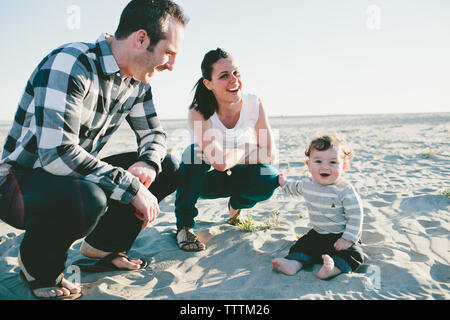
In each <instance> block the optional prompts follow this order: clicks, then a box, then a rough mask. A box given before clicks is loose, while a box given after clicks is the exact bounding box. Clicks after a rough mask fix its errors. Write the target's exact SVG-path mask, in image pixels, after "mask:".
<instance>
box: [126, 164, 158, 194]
mask: <svg viewBox="0 0 450 320" xmlns="http://www.w3.org/2000/svg"><path fill="white" fill-rule="evenodd" d="M128 171H129V172H131V173H132V174H133V175H134V176H136V177H138V178H139V181H140V182H141V183H142V184H143V185H144V186H145V187H146V188H147V189H148V187H150V185H151V184H152V182H153V181H155V177H156V171H155V169H154V168H153V167H152V166H151V165H149V164H147V163H146V162H144V161H139V162H136V163H135V164H133V165H132V166H131V167H129V168H128Z"/></svg>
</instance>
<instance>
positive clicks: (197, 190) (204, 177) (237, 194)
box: [175, 145, 279, 229]
mask: <svg viewBox="0 0 450 320" xmlns="http://www.w3.org/2000/svg"><path fill="white" fill-rule="evenodd" d="M278 186H279V184H278V173H276V172H275V170H274V169H273V168H272V167H271V166H269V165H264V164H256V165H236V166H235V167H233V168H231V175H228V174H227V173H226V172H220V171H217V170H214V169H212V167H211V165H210V164H207V163H205V162H203V161H201V160H199V159H198V157H197V156H196V154H195V152H194V145H191V146H189V147H188V148H186V150H185V151H184V153H183V158H182V162H181V165H180V183H179V185H178V188H177V193H176V200H175V215H176V219H177V228H178V229H179V228H181V227H184V226H187V227H191V228H192V227H194V225H195V222H194V218H195V217H197V215H198V210H197V208H196V207H195V205H196V203H197V200H198V199H199V198H204V199H217V198H226V197H230V204H231V206H232V207H233V208H234V209H244V208H252V207H254V206H255V205H256V203H258V202H260V201H264V200H267V199H269V198H270V197H271V196H272V194H273V193H274V191H275V189H276V188H278Z"/></svg>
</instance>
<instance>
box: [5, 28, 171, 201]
mask: <svg viewBox="0 0 450 320" xmlns="http://www.w3.org/2000/svg"><path fill="white" fill-rule="evenodd" d="M105 37H107V35H106V34H102V35H101V36H100V37H99V38H98V40H97V41H96V43H95V44H91V43H80V42H76V43H69V44H66V45H63V46H61V47H59V48H57V49H55V50H54V51H53V52H51V53H50V54H49V55H48V56H47V57H45V58H44V59H43V60H42V61H41V63H40V64H39V65H38V67H37V68H36V69H35V70H34V72H33V73H32V75H31V77H30V79H29V81H28V82H27V86H26V88H25V92H24V94H23V96H22V99H21V101H20V103H19V107H18V109H17V112H16V114H15V119H14V123H13V126H12V128H11V130H10V132H9V134H8V137H7V139H6V142H5V145H4V149H3V153H2V158H1V160H0V167H1V164H2V163H3V164H9V165H12V166H13V167H14V166H15V165H19V166H22V167H26V168H42V169H44V170H45V171H47V172H49V173H51V174H54V175H58V176H75V177H77V178H80V179H85V180H88V181H92V182H94V183H96V184H98V185H99V186H101V187H102V188H103V190H105V192H106V193H107V194H108V195H109V197H110V198H111V199H114V200H117V201H120V202H122V203H129V202H131V200H132V199H133V198H134V196H135V195H136V193H137V191H138V189H139V179H138V178H137V177H135V176H133V175H132V174H131V173H129V172H128V171H126V170H124V169H122V168H117V167H113V166H111V165H109V164H107V163H105V162H102V161H100V160H99V159H98V158H97V157H96V155H97V154H98V153H99V152H100V150H101V149H102V148H103V146H104V145H105V144H106V142H107V141H108V139H109V138H110V137H111V135H112V134H113V133H114V132H115V131H116V130H117V129H118V128H119V126H120V124H121V123H122V121H123V120H124V119H126V120H127V121H128V123H129V124H130V127H131V128H132V130H133V131H134V133H135V134H136V139H137V144H138V155H139V160H142V161H145V162H147V163H149V164H151V165H152V166H153V167H155V169H156V172H157V173H159V172H160V171H161V161H162V159H164V157H165V155H166V133H165V132H164V130H163V129H162V127H161V124H160V122H159V119H158V118H157V115H156V112H155V108H154V105H153V101H152V93H151V88H150V85H148V84H144V83H142V82H139V81H136V80H134V79H132V78H126V79H122V77H121V73H120V69H119V66H118V65H117V63H116V61H115V59H114V57H113V55H112V53H111V49H110V47H109V45H108V42H107V41H106V38H105ZM4 166H5V165H4Z"/></svg>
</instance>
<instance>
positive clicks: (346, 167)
mask: <svg viewBox="0 0 450 320" xmlns="http://www.w3.org/2000/svg"><path fill="white" fill-rule="evenodd" d="M348 168H350V162H349V161H346V160H344V166H343V167H342V169H343V170H347V169H348Z"/></svg>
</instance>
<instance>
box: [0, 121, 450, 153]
mask: <svg viewBox="0 0 450 320" xmlns="http://www.w3.org/2000/svg"><path fill="white" fill-rule="evenodd" d="M161 122H162V125H163V127H164V129H165V130H166V132H167V145H168V150H169V152H171V153H174V154H176V155H181V153H182V152H183V150H184V149H185V148H186V147H187V146H188V145H189V143H190V133H189V130H188V126H187V120H184V119H180V120H161ZM269 122H270V124H271V127H272V129H273V131H274V138H275V143H276V144H277V146H278V148H279V149H280V158H281V155H282V154H283V152H289V150H290V149H291V148H292V147H295V146H298V147H305V146H306V144H307V142H308V141H309V140H310V138H311V137H312V136H314V135H317V134H321V133H337V134H340V135H341V136H344V137H346V138H347V140H350V141H352V140H358V139H359V138H364V137H367V136H368V132H371V131H374V130H378V131H379V132H380V134H383V135H384V136H385V137H384V138H385V139H388V132H386V129H389V128H398V127H403V129H405V130H404V131H407V130H406V127H411V130H414V129H415V128H416V126H422V127H423V126H430V127H435V126H439V125H441V126H443V127H444V129H443V130H449V129H450V113H416V114H376V115H332V116H299V117H274V118H269ZM9 128H10V125H5V124H3V125H0V152H1V151H2V149H3V144H4V140H5V139H6V137H7V134H8V131H9ZM446 128H447V129H446ZM382 130H384V131H383V132H382ZM388 131H389V130H388ZM444 133H445V131H444ZM449 137H450V133H449V134H448V136H447V140H449V139H448V138H449ZM359 143H360V142H359ZM368 143H369V142H368ZM134 150H136V139H135V136H134V133H133V132H132V131H131V129H130V128H129V126H128V124H127V123H123V124H122V126H121V127H120V128H119V129H118V131H117V132H116V133H115V134H114V135H113V136H112V137H111V139H110V141H109V142H108V143H107V144H106V146H105V147H104V149H103V150H102V151H101V153H100V155H99V156H100V157H103V156H108V155H111V154H114V153H119V152H126V151H134Z"/></svg>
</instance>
